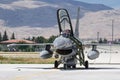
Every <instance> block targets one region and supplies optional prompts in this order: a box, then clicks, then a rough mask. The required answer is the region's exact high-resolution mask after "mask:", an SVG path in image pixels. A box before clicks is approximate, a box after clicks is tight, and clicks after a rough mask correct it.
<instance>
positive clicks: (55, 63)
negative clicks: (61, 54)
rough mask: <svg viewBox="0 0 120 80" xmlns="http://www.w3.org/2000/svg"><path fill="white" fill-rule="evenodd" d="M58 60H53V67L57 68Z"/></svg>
mask: <svg viewBox="0 0 120 80" xmlns="http://www.w3.org/2000/svg"><path fill="white" fill-rule="evenodd" d="M58 65H59V64H58V61H57V60H56V61H55V62H54V68H58Z"/></svg>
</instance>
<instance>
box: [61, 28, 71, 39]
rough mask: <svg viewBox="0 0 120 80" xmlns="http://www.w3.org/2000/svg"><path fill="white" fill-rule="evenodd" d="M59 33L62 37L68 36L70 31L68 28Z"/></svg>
mask: <svg viewBox="0 0 120 80" xmlns="http://www.w3.org/2000/svg"><path fill="white" fill-rule="evenodd" d="M61 35H62V36H63V37H66V38H68V37H69V36H70V35H71V31H70V30H69V29H66V30H64V31H62V32H61Z"/></svg>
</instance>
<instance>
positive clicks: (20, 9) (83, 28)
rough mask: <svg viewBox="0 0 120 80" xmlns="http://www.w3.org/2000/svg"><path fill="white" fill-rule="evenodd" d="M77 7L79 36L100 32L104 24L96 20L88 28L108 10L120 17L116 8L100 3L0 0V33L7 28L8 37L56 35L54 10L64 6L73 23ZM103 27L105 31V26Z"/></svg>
mask: <svg viewBox="0 0 120 80" xmlns="http://www.w3.org/2000/svg"><path fill="white" fill-rule="evenodd" d="M78 6H79V7H80V8H81V13H80V16H81V19H80V37H81V38H87V37H95V36H96V34H95V33H96V31H99V30H100V27H101V26H103V24H102V25H101V24H100V23H97V24H99V25H94V27H93V26H92V27H91V24H92V23H95V21H96V20H99V19H101V17H104V19H105V20H106V19H108V17H106V16H108V12H110V13H111V15H110V16H117V17H119V15H117V14H119V10H118V11H114V9H113V8H111V7H108V6H105V5H103V4H89V3H84V2H80V1H75V0H0V32H2V33H3V32H4V31H5V30H6V31H7V32H8V33H9V36H11V34H12V33H13V32H14V33H15V34H16V35H15V36H16V37H17V38H26V37H33V36H44V37H49V36H51V35H58V34H59V33H58V32H59V30H58V26H57V18H56V10H57V9H59V8H66V9H67V10H68V11H69V13H70V17H71V19H72V23H73V25H75V18H76V11H77V7H78ZM112 11H113V12H114V13H113V12H112ZM113 14H114V15H113ZM106 25H110V24H104V26H103V27H105V26H106ZM99 26H100V27H99ZM98 27H99V28H98ZM93 28H94V29H93ZM88 29H89V30H88ZM102 30H103V31H104V28H102ZM109 31H110V30H109Z"/></svg>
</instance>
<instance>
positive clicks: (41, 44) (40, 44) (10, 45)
mask: <svg viewBox="0 0 120 80" xmlns="http://www.w3.org/2000/svg"><path fill="white" fill-rule="evenodd" d="M46 45H51V46H52V45H53V43H38V44H8V45H7V47H12V46H46Z"/></svg>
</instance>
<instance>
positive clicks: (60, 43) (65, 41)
mask: <svg viewBox="0 0 120 80" xmlns="http://www.w3.org/2000/svg"><path fill="white" fill-rule="evenodd" d="M53 44H54V47H55V48H56V49H65V48H68V47H71V46H72V42H71V40H70V39H69V38H65V37H62V36H60V37H58V38H56V39H55V40H54V42H53Z"/></svg>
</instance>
